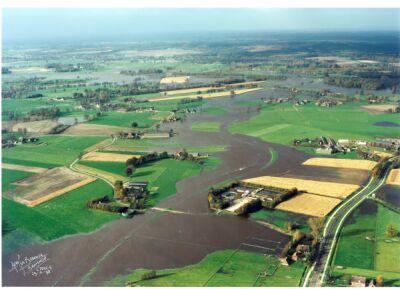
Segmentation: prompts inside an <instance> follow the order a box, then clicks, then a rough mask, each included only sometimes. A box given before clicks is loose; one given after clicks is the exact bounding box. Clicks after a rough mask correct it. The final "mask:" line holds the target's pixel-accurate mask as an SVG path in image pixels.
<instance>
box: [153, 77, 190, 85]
mask: <svg viewBox="0 0 400 289" xmlns="http://www.w3.org/2000/svg"><path fill="white" fill-rule="evenodd" d="M188 80H189V76H167V77H164V78H162V79H161V80H160V83H161V84H172V83H186V82H187V81H188Z"/></svg>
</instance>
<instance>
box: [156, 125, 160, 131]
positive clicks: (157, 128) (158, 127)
mask: <svg viewBox="0 0 400 289" xmlns="http://www.w3.org/2000/svg"><path fill="white" fill-rule="evenodd" d="M159 129H160V124H159V123H157V124H156V131H157V132H158V130H159Z"/></svg>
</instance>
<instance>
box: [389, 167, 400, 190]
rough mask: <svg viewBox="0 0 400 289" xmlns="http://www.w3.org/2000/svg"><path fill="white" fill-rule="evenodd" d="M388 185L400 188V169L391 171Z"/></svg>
mask: <svg viewBox="0 0 400 289" xmlns="http://www.w3.org/2000/svg"><path fill="white" fill-rule="evenodd" d="M386 184H388V185H395V186H400V169H392V170H391V171H390V173H389V176H388V178H387V180H386Z"/></svg>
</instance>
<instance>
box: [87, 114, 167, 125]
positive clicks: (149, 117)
mask: <svg viewBox="0 0 400 289" xmlns="http://www.w3.org/2000/svg"><path fill="white" fill-rule="evenodd" d="M167 115H168V113H166V112H160V113H154V112H142V113H139V112H115V111H110V112H106V113H105V114H104V115H102V116H100V117H98V118H96V119H94V120H92V121H90V123H91V124H102V125H113V126H121V127H131V124H132V122H136V123H137V124H138V127H139V128H144V127H150V126H152V125H153V124H155V123H156V122H157V121H160V120H161V119H162V118H164V117H166V116H167Z"/></svg>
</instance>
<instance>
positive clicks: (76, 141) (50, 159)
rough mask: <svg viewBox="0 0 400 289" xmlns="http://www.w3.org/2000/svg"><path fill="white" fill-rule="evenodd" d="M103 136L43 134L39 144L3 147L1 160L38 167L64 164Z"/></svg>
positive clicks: (102, 138)
mask: <svg viewBox="0 0 400 289" xmlns="http://www.w3.org/2000/svg"><path fill="white" fill-rule="evenodd" d="M104 139H105V137H88V136H84V137H82V136H60V135H57V136H56V135H54V136H43V137H40V143H39V144H23V145H20V146H17V147H13V148H10V149H3V162H5V163H11V164H21V165H28V166H39V167H54V166H65V165H68V164H69V163H71V162H72V161H73V160H74V159H75V158H76V157H77V156H78V155H79V153H80V152H82V151H83V150H84V149H86V148H88V147H90V146H92V145H94V144H96V143H98V142H100V141H102V140H104Z"/></svg>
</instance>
